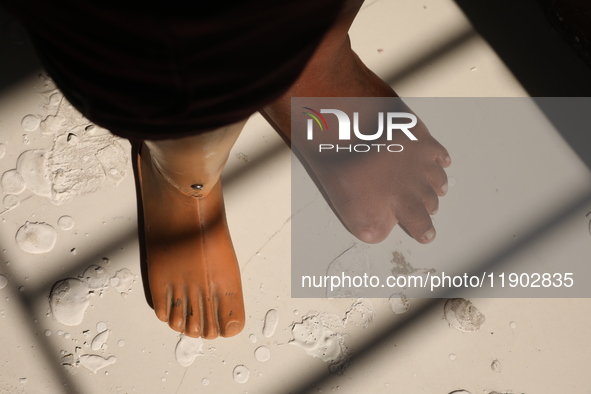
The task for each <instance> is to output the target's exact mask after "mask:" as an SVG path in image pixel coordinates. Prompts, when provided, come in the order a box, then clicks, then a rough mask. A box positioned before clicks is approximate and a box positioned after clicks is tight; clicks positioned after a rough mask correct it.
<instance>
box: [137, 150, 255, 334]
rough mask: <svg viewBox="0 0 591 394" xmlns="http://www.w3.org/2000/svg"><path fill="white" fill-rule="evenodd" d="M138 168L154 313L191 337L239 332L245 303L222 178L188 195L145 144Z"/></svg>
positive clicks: (242, 322) (241, 326)
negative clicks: (200, 193)
mask: <svg viewBox="0 0 591 394" xmlns="http://www.w3.org/2000/svg"><path fill="white" fill-rule="evenodd" d="M138 171H139V178H140V185H141V193H142V200H143V212H144V227H145V228H144V230H145V239H146V249H147V250H146V255H147V260H148V261H147V263H148V278H149V284H150V290H151V293H152V301H153V303H154V310H155V312H156V315H157V316H158V318H159V319H160V320H162V321H164V322H168V325H169V326H170V327H171V328H172V329H173V330H176V331H179V332H182V333H184V334H186V335H188V336H191V337H204V338H207V339H211V338H215V337H218V336H223V337H230V336H233V335H236V334H238V333H239V332H240V331H241V330H242V328H243V327H244V323H245V314H244V303H243V299H242V285H241V282H240V270H239V266H238V262H237V260H236V255H235V253H234V247H233V245H232V240H231V239H230V233H229V231H228V226H227V223H226V215H225V210H224V200H223V196H222V185H221V181H218V182H217V183H216V184H215V185H214V186H213V188H212V189H211V191H209V192H208V193H207V194H205V195H203V196H201V197H191V196H188V195H187V194H185V193H183V192H181V191H180V190H179V189H177V188H176V187H174V186H173V185H171V184H170V183H169V182H168V181H167V180H166V179H164V177H163V176H162V174H161V173H160V172H159V170H158V169H157V168H156V167H155V165H154V162H153V160H152V157H151V154H150V150H149V149H148V148H147V147H146V146H145V145H142V147H141V149H140V154H139V157H138Z"/></svg>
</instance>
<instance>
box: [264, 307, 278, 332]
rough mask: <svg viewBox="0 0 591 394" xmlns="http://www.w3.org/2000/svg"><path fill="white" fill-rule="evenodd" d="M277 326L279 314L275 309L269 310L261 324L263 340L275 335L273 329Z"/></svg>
mask: <svg viewBox="0 0 591 394" xmlns="http://www.w3.org/2000/svg"><path fill="white" fill-rule="evenodd" d="M277 324H279V314H278V313H277V311H276V310H275V309H269V311H268V312H267V314H266V315H265V321H264V324H263V336H264V337H265V338H270V337H271V336H273V334H274V333H275V329H276V328H277Z"/></svg>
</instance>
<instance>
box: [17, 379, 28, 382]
mask: <svg viewBox="0 0 591 394" xmlns="http://www.w3.org/2000/svg"><path fill="white" fill-rule="evenodd" d="M18 381H19V382H20V383H27V378H20V379H19V380H18Z"/></svg>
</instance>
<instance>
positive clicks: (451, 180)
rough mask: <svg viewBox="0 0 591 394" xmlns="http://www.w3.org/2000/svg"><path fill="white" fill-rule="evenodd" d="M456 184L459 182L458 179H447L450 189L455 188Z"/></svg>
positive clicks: (451, 177)
mask: <svg viewBox="0 0 591 394" xmlns="http://www.w3.org/2000/svg"><path fill="white" fill-rule="evenodd" d="M456 182H457V181H456V178H455V177H453V176H450V177H448V178H447V183H448V184H449V186H450V187H451V186H454V185H455V184H456Z"/></svg>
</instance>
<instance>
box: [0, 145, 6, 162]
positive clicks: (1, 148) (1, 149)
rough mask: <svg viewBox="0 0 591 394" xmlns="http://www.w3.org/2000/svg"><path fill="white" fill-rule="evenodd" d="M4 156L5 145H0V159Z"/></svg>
mask: <svg viewBox="0 0 591 394" xmlns="http://www.w3.org/2000/svg"><path fill="white" fill-rule="evenodd" d="M5 154H6V145H4V144H2V143H0V159H1V158H3V157H4V155H5Z"/></svg>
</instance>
